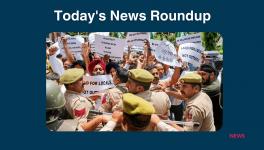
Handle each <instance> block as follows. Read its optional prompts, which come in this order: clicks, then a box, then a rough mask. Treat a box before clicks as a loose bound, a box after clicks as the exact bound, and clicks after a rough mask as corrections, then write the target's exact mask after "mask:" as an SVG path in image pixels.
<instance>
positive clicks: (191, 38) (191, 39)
mask: <svg viewBox="0 0 264 150" xmlns="http://www.w3.org/2000/svg"><path fill="white" fill-rule="evenodd" d="M184 43H196V44H200V45H202V34H201V32H200V33H196V34H191V35H186V36H182V37H177V38H176V44H177V45H181V44H184Z"/></svg>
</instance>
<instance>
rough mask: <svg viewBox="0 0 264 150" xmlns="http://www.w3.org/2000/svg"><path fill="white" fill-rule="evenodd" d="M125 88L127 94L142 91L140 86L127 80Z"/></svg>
mask: <svg viewBox="0 0 264 150" xmlns="http://www.w3.org/2000/svg"><path fill="white" fill-rule="evenodd" d="M126 87H127V89H128V92H129V93H133V94H137V93H140V92H143V91H144V88H143V87H142V86H139V85H137V84H136V83H135V82H134V81H133V80H131V79H128V80H127V82H126Z"/></svg>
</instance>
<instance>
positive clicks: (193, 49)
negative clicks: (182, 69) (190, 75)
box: [178, 43, 204, 71]
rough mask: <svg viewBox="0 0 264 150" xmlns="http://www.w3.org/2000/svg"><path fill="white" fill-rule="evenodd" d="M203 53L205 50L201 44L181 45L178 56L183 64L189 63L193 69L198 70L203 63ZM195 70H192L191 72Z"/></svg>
mask: <svg viewBox="0 0 264 150" xmlns="http://www.w3.org/2000/svg"><path fill="white" fill-rule="evenodd" d="M203 52H204V48H203V47H202V46H201V45H200V44H194V43H185V44H181V45H180V47H179V53H178V54H179V56H180V57H181V59H182V61H183V62H187V63H189V64H190V65H191V66H192V67H194V68H198V67H199V66H200V65H201V62H202V54H203ZM194 70H195V69H194ZM194 70H193V69H191V71H194Z"/></svg>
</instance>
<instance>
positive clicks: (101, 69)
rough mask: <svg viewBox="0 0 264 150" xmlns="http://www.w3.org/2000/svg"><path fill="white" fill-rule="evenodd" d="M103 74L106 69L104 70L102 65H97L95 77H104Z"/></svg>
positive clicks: (94, 72) (94, 71) (94, 70)
mask: <svg viewBox="0 0 264 150" xmlns="http://www.w3.org/2000/svg"><path fill="white" fill-rule="evenodd" d="M103 74H104V69H103V68H102V66H101V65H99V64H97V65H96V66H95V67H94V69H93V75H103Z"/></svg>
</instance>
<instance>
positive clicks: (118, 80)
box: [113, 75, 121, 85]
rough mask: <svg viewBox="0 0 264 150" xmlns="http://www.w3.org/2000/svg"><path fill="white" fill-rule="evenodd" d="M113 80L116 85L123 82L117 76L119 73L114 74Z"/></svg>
mask: <svg viewBox="0 0 264 150" xmlns="http://www.w3.org/2000/svg"><path fill="white" fill-rule="evenodd" d="M113 82H114V84H115V85H117V84H119V83H121V81H120V79H119V78H118V77H117V75H114V76H113Z"/></svg>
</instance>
